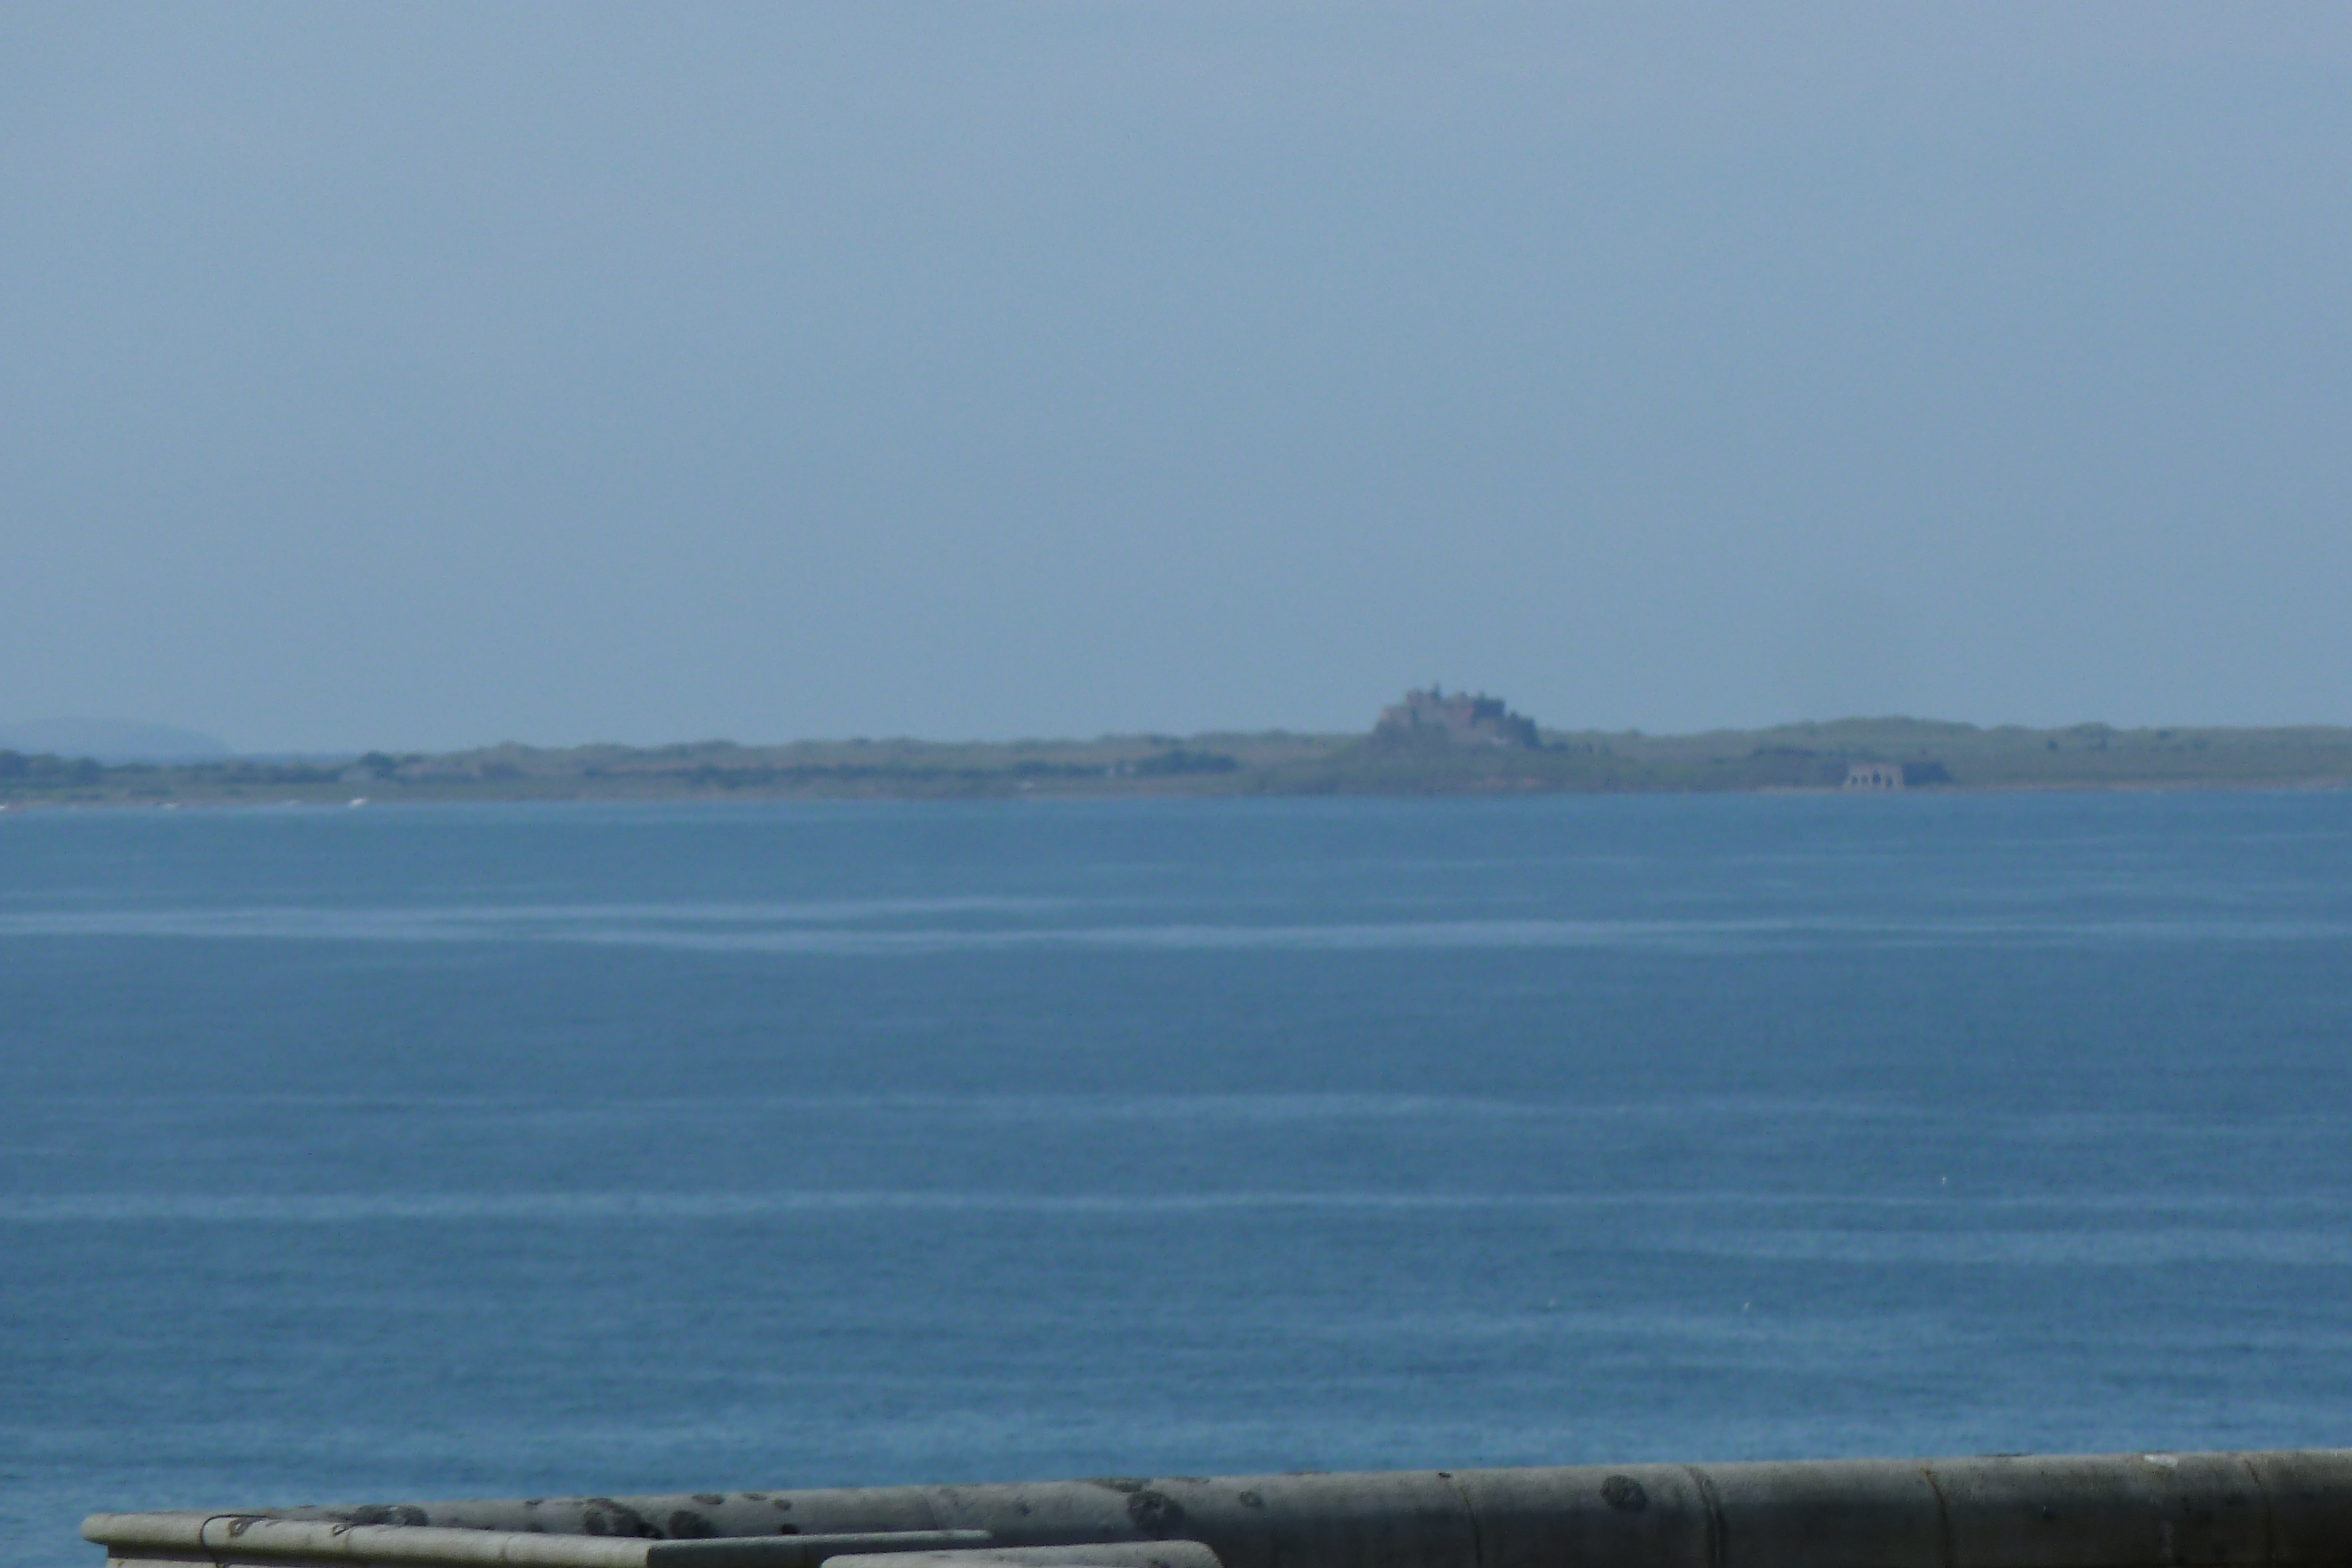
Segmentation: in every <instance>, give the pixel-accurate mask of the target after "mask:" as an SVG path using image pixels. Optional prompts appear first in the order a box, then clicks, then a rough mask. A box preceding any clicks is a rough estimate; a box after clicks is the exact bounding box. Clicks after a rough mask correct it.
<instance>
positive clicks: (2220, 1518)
mask: <svg viewBox="0 0 2352 1568" xmlns="http://www.w3.org/2000/svg"><path fill="white" fill-rule="evenodd" d="M172 1521H176V1522H172ZM189 1521H196V1523H195V1525H194V1526H191V1524H190V1522H189ZM192 1530H193V1531H194V1532H193V1533H191V1531H192ZM83 1533H84V1534H85V1535H87V1536H89V1539H90V1540H92V1541H95V1542H100V1543H101V1544H103V1545H105V1546H106V1547H108V1549H109V1552H110V1557H111V1558H112V1559H113V1560H114V1561H116V1562H118V1563H124V1564H129V1563H133V1562H140V1563H150V1564H160V1563H210V1564H220V1565H226V1564H237V1565H239V1568H242V1565H244V1564H247V1563H252V1564H255V1565H256V1568H296V1564H298V1563H319V1564H352V1563H384V1564H387V1565H404V1568H406V1565H416V1568H422V1565H427V1564H440V1563H447V1564H452V1565H457V1564H470V1563H518V1564H521V1563H537V1564H545V1565H547V1568H689V1565H690V1564H691V1565H695V1568H822V1565H823V1564H824V1563H825V1562H826V1561H828V1560H830V1559H831V1558H834V1557H845V1556H867V1557H875V1558H877V1559H879V1561H877V1563H872V1564H859V1565H858V1568H2335V1565H2340V1568H2352V1450H2343V1449H2324V1450H2303V1451H2296V1452H2284V1453H2242V1454H2236V1453H2220V1454H2118V1455H2103V1456H2079V1457H2038V1456H2022V1455H2020V1456H2009V1455H2002V1456H1995V1457H1990V1458H1956V1459H1931V1460H1897V1459H1852V1460H1826V1461H1819V1462H1786V1463H1768V1464H1727V1465H1620V1466H1594V1467H1579V1468H1572V1469H1510V1470H1412V1471H1398V1472H1390V1473H1377V1474H1359V1475H1281V1476H1254V1477H1253V1476H1243V1477H1225V1478H1204V1477H1188V1476H1179V1477H1163V1478H1159V1479H1143V1478H1132V1479H1129V1478H1112V1479H1100V1480H1089V1481H1052V1482H1031V1483H1016V1484H1007V1485H988V1486H923V1487H875V1488H859V1489H843V1490H778V1491H738V1492H726V1493H721V1492H700V1493H694V1494H690V1495H679V1496H663V1497H624V1498H612V1497H591V1498H545V1499H541V1498H532V1499H523V1500H511V1501H484V1502H424V1503H393V1504H372V1505H366V1506H354V1507H344V1508H310V1509H282V1510H273V1511H254V1512H251V1513H245V1514H235V1515H231V1514H220V1515H188V1514H100V1515H97V1516H95V1517H93V1518H92V1519H91V1520H90V1521H89V1522H88V1523H87V1524H86V1525H85V1526H84V1530H83ZM492 1538H496V1539H495V1540H493V1539H492ZM330 1542H333V1543H334V1544H332V1545H331V1546H330V1545H329V1543H330ZM1185 1543H1191V1544H1190V1545H1189V1546H1188V1545H1186V1544H1185ZM281 1547H282V1549H281ZM1120 1548H1142V1549H1145V1552H1144V1555H1143V1556H1141V1557H1136V1556H1131V1555H1129V1554H1127V1553H1126V1552H1119V1553H1118V1554H1116V1555H1115V1554H1114V1549H1120ZM1195 1548H1197V1551H1195V1550H1194V1549H1195ZM565 1552H572V1553H575V1554H574V1555H562V1553H565ZM1155 1553H1156V1554H1155Z"/></svg>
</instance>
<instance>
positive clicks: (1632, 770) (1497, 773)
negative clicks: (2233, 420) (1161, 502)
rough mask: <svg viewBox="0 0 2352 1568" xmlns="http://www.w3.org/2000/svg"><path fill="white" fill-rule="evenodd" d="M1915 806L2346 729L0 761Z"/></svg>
mask: <svg viewBox="0 0 2352 1568" xmlns="http://www.w3.org/2000/svg"><path fill="white" fill-rule="evenodd" d="M1870 763H1893V764H1896V765H1899V766H1900V767H1902V768H1903V769H1904V772H1905V776H1906V785H1907V786H1908V787H1909V788H1911V789H2133V788H2164V787H2171V788H2197V787H2201V788H2232V787H2238V788H2246V787H2269V788H2288V787H2306V786H2336V787H2341V786H2345V785H2347V784H2352V729H2347V728H2324V727H2294V728H2280V729H2221V728H2207V729H2112V728H2109V727H2106V726H2105V725H2098V724H2087V725H2077V726H2075V727H2072V728H2067V729H2027V728H2024V727H2017V726H2001V727H1995V728H1989V729H1988V728H1979V727H1977V726H1974V725H1966V724H1943V723H1937V722H1933V721H1929V720H1924V719H1908V718H1885V719H1841V720H1838V721H1836V722H1833V723H1827V724H1794V725H1781V726H1779V727H1774V728H1770V729H1760V730H1717V731H1710V732H1707V733H1704V734H1698V735H1678V736H1649V735H1643V734H1640V733H1638V732H1624V733H1601V732H1597V731H1554V730H1546V731H1543V732H1542V735H1541V741H1540V744H1539V745H1538V746H1534V747H1503V746H1472V745H1459V744H1448V743H1446V742H1445V741H1444V740H1442V739H1435V738H1422V737H1395V736H1373V737H1367V736H1364V735H1361V734H1356V735H1294V734H1289V733H1286V732H1282V731H1274V732H1268V733H1263V734H1254V735H1241V734H1234V735H1221V734H1208V735H1195V736H1187V737H1173V736H1161V735H1137V736H1109V737H1101V738H1098V739H1095V740H1022V741H1009V742H1001V743H994V742H992V743H977V742H975V743H958V744H946V743H939V742H931V741H919V740H876V741H866V740H851V741H798V742H794V743H793V744H791V745H786V746H738V745H736V744H734V743H733V742H730V741H716V740H714V741H704V742H699V743H696V744H691V745H682V746H662V747H626V746H580V747H564V748H545V747H529V746H520V745H511V744H509V745H505V746H498V747H487V748H483V749H479V750H474V751H459V752H446V753H439V754H433V755H426V754H417V753H411V754H404V755H399V756H394V755H391V754H387V753H383V752H370V753H368V754H367V755H365V756H363V757H359V758H351V759H348V760H341V759H337V760H328V761H291V762H289V761H265V760H257V759H251V758H239V759H236V760H229V761H205V762H191V763H182V764H175V765H161V764H116V765H112V766H109V765H105V764H101V763H99V762H95V761H91V760H89V759H87V758H82V759H75V758H58V757H50V756H29V757H28V756H24V755H21V754H18V753H15V752H5V751H0V805H11V806H13V805H31V804H40V803H54V804H75V803H79V804H106V803H113V804H126V805H127V804H138V803H142V802H143V803H150V804H162V803H166V802H182V803H186V804H190V805H196V804H210V803H229V802H239V801H242V802H247V803H259V802H272V801H299V802H307V803H337V804H340V803H341V802H344V801H347V800H352V799H354V798H359V797H364V798H366V799H367V800H370V801H373V802H383V803H393V802H398V801H419V802H423V801H461V800H935V799H988V798H1000V799H1013V798H1035V797H1041V796H1064V797H1073V796H1084V797H1110V796H1128V795H1339V794H1349V795H1496V794H1540V793H1559V792H1570V791H1586V792H1604V791H1615V792H1633V791H1696V790H1738V789H1745V790H1757V789H1837V788H1839V787H1840V786H1841V785H1843V783H1844V781H1845V779H1846V777H1847V773H1848V770H1849V769H1850V768H1853V767H1854V766H1856V765H1857V764H1870Z"/></svg>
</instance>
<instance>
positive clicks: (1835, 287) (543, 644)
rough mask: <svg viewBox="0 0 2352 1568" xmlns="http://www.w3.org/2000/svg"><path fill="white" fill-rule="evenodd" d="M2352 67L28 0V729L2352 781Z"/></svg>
mask: <svg viewBox="0 0 2352 1568" xmlns="http://www.w3.org/2000/svg"><path fill="white" fill-rule="evenodd" d="M2347 305H2352V8H2347V7H2345V6H2342V5H2316V6H2309V7H2292V6H2265V5H2251V4H2250V5H2226V6H2224V5H2200V6H2190V7H2179V6H2170V5H2161V4H2150V3H2135V4H2129V5H2063V6H2058V5H2045V6H2023V5H2015V6H1988V5H1900V6H1895V5H1879V4H1873V5H1833V4H1808V5H1801V6H1787V5H1723V6H1699V7H1689V6H1674V5H1638V6H1636V5H1628V6H1625V7H1622V8H1584V7H1578V6H1573V5H1558V4H1547V5H1530V6H1496V5H1475V4H1470V5H1455V4H1446V5H1421V6H1410V7H1406V6H1391V5H1369V4H1367V5H1303V4H1302V5H1286V4H1280V3H1276V0H1250V3H1248V4H1242V5H1223V4H1218V3H1213V0H1186V3H1184V4H1179V5H1149V4H1116V3H1109V0H1086V3H1080V4H1014V3H1010V0H999V3H992V4H987V5H949V4H921V5H903V4H892V3H888V0H861V3H860V4H857V5H836V4H825V5H773V4H761V5H740V6H738V5H691V6H689V5H663V6H651V5H647V6H636V7H610V6H596V5H571V4H567V5H545V6H534V5H500V6H479V5H403V6H373V7H364V6H321V5H309V4H303V5H266V4H265V5H237V6H184V5H159V6H133V5H108V4H89V3H82V0H76V3H74V4H65V5H43V4H32V3H19V4H14V5H8V6H6V7H5V8H0V720H26V719H37V718H45V717H49V716H58V715H68V714H72V715H97V716H111V717H118V718H127V719H137V720H144V721H152V722H166V723H173V724H179V725H185V726H191V727H195V728H198V729H202V730H205V731H208V732H210V733H213V734H215V735H218V736H221V737H224V738H226V740H228V741H229V742H230V743H231V744H232V745H235V746H236V747H240V748H244V749H250V750H262V751H294V750H332V749H339V748H341V749H361V748H365V747H385V748H390V749H410V748H446V747H461V746H469V745H476V744H485V743H490V742H495V741H499V740H502V739H517V740H522V741H527V742H532V743H536V744H544V745H562V744H571V743H576V742H582V741H587V740H598V739H602V740H621V741H630V742H638V743H658V742H665V741H673V740H684V739H693V738H702V737H732V738H735V739H738V740H742V741H745V742H760V741H775V740H782V739H788V738H793V737H850V736H873V737H883V736H898V735H912V736H923V737H937V738H943V739H945V738H959V737H1021V736H1085V735H1094V734H1098V733H1105V732H1131V731H1138V730H1151V731H1162V732H1171V733H1191V732H1195V731H1201V730H1208V729H1261V728H1272V727H1286V728H1293V729H1305V730H1339V729H1355V728H1361V727H1367V726H1369V724H1370V721H1371V719H1372V717H1373V716H1374V715H1375V713H1376V711H1377V709H1378V708H1379V707H1380V706H1381V704H1382V703H1384V702H1387V701H1391V700H1393V699H1394V698H1395V696H1396V695H1397V694H1398V693H1399V692H1401V691H1402V689H1403V688H1405V687H1406V686H1408V685H1424V684H1427V683H1429V682H1431V681H1438V682H1442V683H1444V685H1446V686H1448V687H1449V688H1451V687H1454V686H1470V687H1477V688H1485V689H1487V690H1490V691H1493V692H1495V693H1496V694H1498V695H1503V696H1506V697H1507V698H1508V699H1509V700H1510V701H1511V702H1512V704H1513V705H1514V706H1517V707H1518V708H1520V709H1522V710H1524V711H1526V712H1528V713H1530V714H1532V715H1534V716H1536V717H1537V718H1538V719H1539V720H1541V721H1542V722H1543V723H1544V724H1546V725H1547V726H1551V727H1560V728H1583V727H1603V728H1612V729H1614V728H1628V727H1640V728H1643V729H1646V730H1651V731H1654V732H1656V731H1672V730H1686V729H1694V728H1700V727H1714V726H1751V725H1761V724H1767V723H1772V722H1776V721H1780V720H1786V719H1799V718H1830V717H1834V716H1841V715H1848V714H1886V713H1911V714H1916V715H1921V716H1935V717H1942V718H1953V719H1963V720H1969V721H1972V722H1976V723H1982V724H1993V723H2005V722H2017V723H2027V724H2037V725H2040V724H2066V723H2074V722H2079V721H2084V720H2094V719H2095V720H2103V721H2105V722H2109V723H2114V724H2119V725H2128V724H2143V723H2146V724H2264V723H2290V722H2311V723H2336V724H2345V723H2352V679H2347V676H2352V611H2347V606H2352V508H2347V501H2352V417H2347V416H2352V395H2348V393H2352V386H2348V384H2347V377H2348V376H2352V354H2347V349H2352V330H2347V329H2352V312H2347Z"/></svg>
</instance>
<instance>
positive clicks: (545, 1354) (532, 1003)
mask: <svg viewBox="0 0 2352 1568" xmlns="http://www.w3.org/2000/svg"><path fill="white" fill-rule="evenodd" d="M2346 1443H2352V794H2347V793H2340V792H2307V793H2253V792H2242V793H2174V792H2166V793H2083V794H2016V795H2004V794H1990V795H1988V794H1955V793H1934V794H1927V793H1921V794H1910V795H1894V796H1886V797H1868V798H1858V797H1853V796H1843V795H1828V796H1822V795H1781V796H1760V795H1740V796H1722V797H1698V796H1618V797H1601V798H1549V799H1534V800H1202V801H1188V800H1120V801H1115V802H1080V801H1041V802H985V803H980V802H975V803H968V804H966V803H958V804H936V803H929V804H909V803H870V804H791V805H755V804H743V805H712V806H705V805H680V806H627V807H618V806H614V807H606V806H596V805H547V806H535V805H515V806H483V807H478V808H477V807H470V806H467V807H457V806H442V807H425V808H399V807H384V806H380V805H379V806H368V807H364V808H362V809H357V810H353V809H348V808H334V809H320V808H283V807H256V808H251V809H239V810H32V811H20V812H16V813H11V814H8V815H5V816H0V1542H5V1555H6V1557H7V1558H9V1559H10V1560H12V1561H15V1562H18V1563H29V1564H36V1565H42V1568H47V1565H52V1564H55V1565H60V1568H61V1565H64V1564H85V1565H88V1564H94V1563H97V1561H98V1557H99V1554H98V1549H97V1548H94V1547H91V1546H89V1545H87V1544H85V1543H83V1542H80V1541H79V1538H78V1536H77V1525H78V1521H79V1519H80V1517H81V1516H82V1515H83V1514H84V1513H86V1512H88V1511H93V1510H100V1509H108V1510H130V1509H161V1508H217V1509H234V1508H251V1507H257V1506H264V1505H273V1504H289V1503H300V1502H308V1501H328V1500H376V1501H384V1500H418V1499H423V1500H430V1499H437V1498H450V1497H465V1496H481V1497H499V1496H517V1495H541V1494H558V1493H583V1492H594V1493H605V1494H614V1493H628V1492H663V1491H682V1490H722V1489H724V1490H732V1489H738V1488H755V1487H756V1488H777V1487H804V1486H829V1485H854V1484H860V1483H886V1482H902V1481H926V1480H929V1481H974V1480H990V1479H1022V1478H1055V1477H1072V1476H1085V1475H1102V1474H1124V1475H1139V1476H1149V1475H1154V1474H1179V1473H1181V1474H1234V1473H1246V1472H1258V1471H1270V1470H1292V1469H1325V1470H1330V1469H1372V1468H1384V1467H1423V1466H1426V1467H1444V1468H1447V1469H1454V1468H1462V1467H1470V1466H1482V1465H1532V1464H1549V1463H1601V1462H1608V1461H1614V1460H1681V1461H1703V1460H1733V1459H1742V1458H1772V1457H1782V1458H1803V1457H1829V1456H1840V1455H1928V1454H1966V1453H1981V1452H1999V1451H2018V1450H2084V1451H2114V1450H2123V1449H2185V1448H2274V1447H2298V1446H2319V1445H2341V1444H2346Z"/></svg>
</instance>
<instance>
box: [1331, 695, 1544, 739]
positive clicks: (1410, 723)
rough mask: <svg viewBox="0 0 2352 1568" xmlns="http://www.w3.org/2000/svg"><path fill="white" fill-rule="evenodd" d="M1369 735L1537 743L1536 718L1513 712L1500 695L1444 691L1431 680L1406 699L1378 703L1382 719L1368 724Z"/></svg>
mask: <svg viewBox="0 0 2352 1568" xmlns="http://www.w3.org/2000/svg"><path fill="white" fill-rule="evenodd" d="M1372 737H1373V738H1374V739H1375V740H1392V741H1396V740H1401V741H1413V742H1426V741H1439V742H1443V743H1444V744H1446V745H1449V746H1500V747H1513V748H1528V749H1532V748H1533V747H1536V746H1538V745H1539V744H1541V743H1540V742H1539V741H1538V739H1537V737H1536V721H1535V720H1533V719H1531V718H1529V717H1528V716H1526V715H1525V714H1517V713H1513V712H1511V710H1510V709H1509V708H1507V707H1506V706H1504V704H1503V699H1502V698H1500V697H1490V696H1488V695H1486V694H1485V693H1484V692H1481V693H1479V694H1478V695H1476V696H1472V695H1470V694H1469V693H1467V692H1455V693H1454V695H1452V696H1448V695H1445V692H1444V688H1442V687H1439V686H1435V685H1433V686H1431V687H1430V688H1429V689H1428V690H1427V691H1425V692H1421V691H1413V692H1407V693H1405V695H1404V701H1402V702H1401V703H1397V704H1395V705H1393V706H1389V707H1384V708H1382V709H1381V721H1380V722H1379V723H1378V724H1376V725H1374V726H1373V727H1372Z"/></svg>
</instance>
